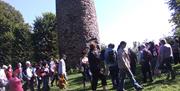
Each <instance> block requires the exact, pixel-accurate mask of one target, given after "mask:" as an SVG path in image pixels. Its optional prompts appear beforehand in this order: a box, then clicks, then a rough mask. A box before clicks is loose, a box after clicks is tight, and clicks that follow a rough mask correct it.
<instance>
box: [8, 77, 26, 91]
mask: <svg viewBox="0 0 180 91" xmlns="http://www.w3.org/2000/svg"><path fill="white" fill-rule="evenodd" d="M9 91H23V88H22V83H21V80H20V79H19V78H17V77H12V78H11V79H10V80H9Z"/></svg>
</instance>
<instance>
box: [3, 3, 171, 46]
mask: <svg viewBox="0 0 180 91" xmlns="http://www.w3.org/2000/svg"><path fill="white" fill-rule="evenodd" d="M4 1H5V2H8V3H10V4H11V5H12V6H14V7H15V8H16V9H17V10H19V11H20V12H21V13H22V15H23V17H24V19H25V22H27V23H30V24H32V23H33V20H35V17H37V16H41V15H42V13H43V12H53V13H55V0H4ZM94 1H95V6H96V13H97V21H98V26H99V31H100V38H101V39H100V40H101V43H105V44H108V43H110V42H111V43H115V44H116V45H117V44H119V42H120V41H122V40H125V41H127V42H128V43H129V45H130V46H131V45H132V44H131V43H132V41H141V42H142V41H144V40H145V39H148V40H156V41H157V40H158V39H159V38H162V37H163V36H165V35H168V33H169V32H170V31H171V29H172V28H171V24H169V21H168V19H170V12H169V10H168V6H167V5H166V4H165V1H166V0H94Z"/></svg>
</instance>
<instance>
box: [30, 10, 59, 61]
mask: <svg viewBox="0 0 180 91" xmlns="http://www.w3.org/2000/svg"><path fill="white" fill-rule="evenodd" d="M33 25H34V29H33V32H34V33H33V46H34V58H35V60H36V61H39V60H44V59H45V60H49V59H50V58H51V57H57V55H58V47H57V31H56V29H55V27H56V16H55V15H54V14H53V13H48V12H47V13H43V14H42V17H37V18H36V20H35V21H34V24H33Z"/></svg>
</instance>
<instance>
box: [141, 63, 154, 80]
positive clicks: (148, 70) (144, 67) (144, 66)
mask: <svg viewBox="0 0 180 91" xmlns="http://www.w3.org/2000/svg"><path fill="white" fill-rule="evenodd" d="M141 70H142V74H143V82H147V73H148V77H149V80H150V81H153V80H152V73H151V66H150V64H149V62H143V63H142V65H141Z"/></svg>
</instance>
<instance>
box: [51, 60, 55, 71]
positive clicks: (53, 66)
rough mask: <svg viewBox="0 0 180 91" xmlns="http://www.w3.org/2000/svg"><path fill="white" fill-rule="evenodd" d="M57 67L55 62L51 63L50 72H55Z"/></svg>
mask: <svg viewBox="0 0 180 91" xmlns="http://www.w3.org/2000/svg"><path fill="white" fill-rule="evenodd" d="M55 67H56V64H55V63H54V61H51V62H50V70H51V71H52V72H54V69H55Z"/></svg>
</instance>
